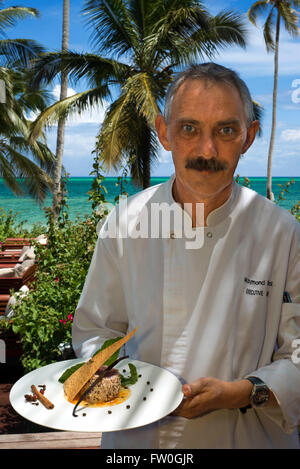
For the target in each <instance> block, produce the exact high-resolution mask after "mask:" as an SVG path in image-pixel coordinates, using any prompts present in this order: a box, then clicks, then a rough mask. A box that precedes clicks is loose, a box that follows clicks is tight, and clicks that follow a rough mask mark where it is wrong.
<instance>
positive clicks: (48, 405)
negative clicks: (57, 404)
mask: <svg viewBox="0 0 300 469" xmlns="http://www.w3.org/2000/svg"><path fill="white" fill-rule="evenodd" d="M31 390H32V392H33V393H34V394H35V395H36V396H37V398H38V400H39V401H40V402H41V403H42V404H43V405H44V406H45V407H46V408H47V409H53V408H54V404H52V402H50V401H49V399H47V397H45V396H44V394H42V393H41V392H40V391H39V390H38V389H37V388H36V387H35V385H34V384H32V385H31Z"/></svg>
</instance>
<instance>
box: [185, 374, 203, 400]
mask: <svg viewBox="0 0 300 469" xmlns="http://www.w3.org/2000/svg"><path fill="white" fill-rule="evenodd" d="M203 386H204V379H202V378H199V379H197V380H196V381H193V382H192V383H187V384H184V385H183V386H182V392H183V394H184V396H185V397H193V396H196V395H197V394H199V393H200V392H201V391H202V390H203Z"/></svg>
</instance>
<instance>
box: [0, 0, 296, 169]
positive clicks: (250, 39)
mask: <svg viewBox="0 0 300 469" xmlns="http://www.w3.org/2000/svg"><path fill="white" fill-rule="evenodd" d="M203 3H204V5H205V6H206V8H207V9H208V10H209V12H210V13H211V14H217V13H219V12H220V11H221V10H233V11H235V12H238V13H240V14H241V15H243V16H244V17H245V23H246V25H247V30H248V34H247V47H246V49H242V48H241V47H237V46H230V47H227V48H226V49H223V50H222V51H220V53H219V54H218V55H216V56H215V58H214V61H215V62H217V63H219V64H221V65H224V66H226V67H229V68H232V69H233V70H235V71H236V72H237V73H238V74H239V76H240V77H241V78H242V79H243V80H244V81H245V82H246V84H247V85H248V87H249V90H250V93H251V95H252V99H253V100H255V101H257V102H258V103H260V104H261V105H262V106H263V108H264V117H263V124H262V136H261V137H259V138H258V137H257V138H256V140H255V142H254V143H253V145H252V146H251V148H250V149H249V150H248V152H247V153H246V154H245V155H244V156H243V157H242V158H241V159H240V162H239V164H238V167H237V169H236V174H239V175H240V176H247V177H255V176H257V177H259V176H260V177H265V176H266V175H267V155H268V147H269V138H270V132H271V121H272V94H273V71H274V62H273V60H274V56H273V53H267V51H266V47H265V43H264V40H263V35H262V28H261V26H262V22H261V21H258V27H257V28H256V27H255V26H253V25H252V24H251V23H250V22H249V21H248V19H247V16H246V13H247V10H248V9H249V7H250V6H251V4H253V3H254V0H225V1H221V0H213V1H212V0H206V1H203ZM16 4H18V5H20V6H30V7H34V8H37V9H38V10H39V12H40V17H39V18H38V19H34V18H31V19H26V20H23V21H20V22H19V23H18V24H17V25H16V26H14V27H13V28H11V29H9V30H8V32H7V35H8V37H10V38H30V39H34V40H36V41H38V42H39V43H41V44H42V45H43V46H44V47H46V48H47V49H48V50H51V51H54V50H59V49H60V48H61V39H62V4H63V0H28V1H27V0H26V1H25V0H19V1H16V0H14V1H9V0H4V2H3V5H2V8H3V7H4V8H5V7H8V6H13V5H16ZM70 6H71V8H70V39H69V49H70V50H73V51H77V52H92V47H91V43H90V30H88V29H87V27H86V25H85V23H84V20H83V16H82V14H81V11H82V9H83V6H84V1H83V0H70ZM280 37H281V40H280V48H279V82H278V104H277V130H276V140H275V148H274V156H273V169H272V173H273V176H274V177H279V176H282V177H283V176H286V177H300V36H299V37H298V38H297V39H295V38H292V37H291V36H290V35H289V34H288V33H287V32H286V30H284V28H283V27H281V35H280ZM84 86H85V84H84V83H75V84H74V83H70V84H69V91H68V94H69V95H71V94H74V93H76V92H79V91H82V90H83V89H84ZM50 90H51V92H52V93H53V98H54V99H59V83H53V86H52V87H51V88H50ZM108 105H109V103H108V102H107V103H103V106H101V107H99V108H97V109H93V110H92V111H91V112H86V113H84V114H83V115H81V116H80V117H79V116H75V117H74V118H73V120H72V121H70V122H68V124H67V126H66V132H65V148H64V160H63V163H64V166H65V168H66V171H67V172H68V173H69V174H70V176H73V177H80V176H82V177H83V176H89V175H90V173H91V171H92V164H93V155H92V151H93V149H94V146H95V141H96V135H97V134H98V133H99V129H100V127H101V122H102V121H103V118H104V115H105V109H106V108H107V106H108ZM47 137H48V145H49V147H50V148H51V150H52V151H53V152H55V148H56V127H55V126H54V127H53V128H52V129H51V130H49V131H48V132H47ZM173 172H174V166H173V162H172V155H171V153H170V152H166V151H165V150H164V149H163V148H161V150H160V152H159V159H158V162H157V164H156V165H155V167H154V168H153V169H152V176H153V177H159V176H170V175H171V174H172V173H173ZM113 175H114V173H112V172H110V173H106V176H113Z"/></svg>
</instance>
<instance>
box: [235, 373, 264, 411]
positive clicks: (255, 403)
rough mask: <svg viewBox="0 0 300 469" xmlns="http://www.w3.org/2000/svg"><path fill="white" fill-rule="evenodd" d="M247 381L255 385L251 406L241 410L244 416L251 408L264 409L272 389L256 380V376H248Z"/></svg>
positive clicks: (251, 395) (251, 396)
mask: <svg viewBox="0 0 300 469" xmlns="http://www.w3.org/2000/svg"><path fill="white" fill-rule="evenodd" d="M245 379H247V380H248V381H250V383H252V384H253V388H252V391H251V394H250V405H248V406H247V407H242V408H240V411H241V412H242V413H243V414H244V413H246V412H247V409H250V408H251V407H254V408H256V407H263V406H264V405H265V404H266V403H267V402H268V400H269V397H270V389H269V388H268V386H267V385H266V384H265V383H264V382H263V381H262V380H261V379H259V378H256V377H255V376H248V377H247V378H245Z"/></svg>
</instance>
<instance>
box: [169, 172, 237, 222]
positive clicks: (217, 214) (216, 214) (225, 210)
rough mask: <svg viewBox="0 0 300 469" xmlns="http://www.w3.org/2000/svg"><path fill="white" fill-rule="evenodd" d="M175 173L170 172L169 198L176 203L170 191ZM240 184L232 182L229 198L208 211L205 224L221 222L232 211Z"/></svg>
mask: <svg viewBox="0 0 300 469" xmlns="http://www.w3.org/2000/svg"><path fill="white" fill-rule="evenodd" d="M175 177H176V175H175V173H174V174H172V176H171V177H170V179H169V190H168V192H169V194H168V195H169V198H170V203H171V204H173V203H177V202H176V201H175V200H174V197H173V193H172V188H173V183H174V181H175ZM239 189H240V186H239V184H238V183H237V182H235V181H233V184H232V191H231V194H230V196H229V198H228V199H227V200H226V202H224V204H223V205H221V206H220V207H218V208H216V209H215V210H213V211H212V212H210V213H209V215H208V216H207V218H206V224H207V226H216V225H218V224H219V223H222V222H223V221H224V220H225V219H226V218H227V217H228V216H229V215H230V213H231V212H232V210H233V208H234V205H235V202H236V200H237V194H238V192H239Z"/></svg>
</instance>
